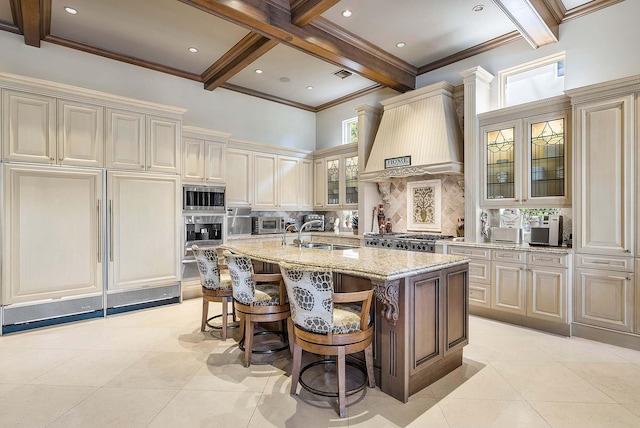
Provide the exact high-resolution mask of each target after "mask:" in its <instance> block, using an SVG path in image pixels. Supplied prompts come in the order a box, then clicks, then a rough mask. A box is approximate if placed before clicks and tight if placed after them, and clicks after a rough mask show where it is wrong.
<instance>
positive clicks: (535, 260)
mask: <svg viewBox="0 0 640 428" xmlns="http://www.w3.org/2000/svg"><path fill="white" fill-rule="evenodd" d="M568 263H569V260H568V254H555V253H527V264H529V265H536V266H552V267H564V268H566V267H568V266H567V265H568Z"/></svg>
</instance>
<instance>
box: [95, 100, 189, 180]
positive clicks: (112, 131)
mask: <svg viewBox="0 0 640 428" xmlns="http://www.w3.org/2000/svg"><path fill="white" fill-rule="evenodd" d="M106 115H107V138H106V141H107V168H113V169H127V170H137V171H151V172H166V173H171V174H177V173H178V172H179V171H180V143H179V142H180V132H181V131H180V128H181V125H180V120H177V119H171V118H164V117H160V116H153V115H146V114H144V113H138V112H133V111H127V110H121V109H112V108H109V109H107V113H106Z"/></svg>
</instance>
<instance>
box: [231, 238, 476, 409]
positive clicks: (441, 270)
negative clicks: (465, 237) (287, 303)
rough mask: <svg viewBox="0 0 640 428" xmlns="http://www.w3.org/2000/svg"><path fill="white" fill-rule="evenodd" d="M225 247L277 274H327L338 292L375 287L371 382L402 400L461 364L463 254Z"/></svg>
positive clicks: (464, 339) (465, 319) (465, 313)
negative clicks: (291, 268)
mask: <svg viewBox="0 0 640 428" xmlns="http://www.w3.org/2000/svg"><path fill="white" fill-rule="evenodd" d="M223 248H227V249H230V250H232V251H234V252H237V253H240V254H243V255H245V256H247V257H251V258H252V259H254V260H257V261H260V262H262V263H263V264H264V265H265V266H269V267H270V268H271V269H274V270H275V269H277V268H276V266H277V264H278V263H279V262H286V263H294V264H300V265H304V266H310V267H321V268H326V269H328V270H332V271H333V273H334V288H335V290H336V292H350V291H357V290H363V289H371V288H373V290H374V293H375V296H376V301H375V304H374V305H373V311H374V313H373V316H374V328H375V338H374V365H375V369H376V382H377V384H378V385H379V386H380V389H381V390H382V391H383V392H385V393H387V394H389V395H391V396H392V397H395V398H397V399H398V400H400V401H402V402H407V401H408V399H409V396H410V395H412V394H414V393H416V392H418V391H420V390H421V389H423V388H424V387H425V386H427V385H429V384H431V383H433V382H434V381H436V380H438V379H440V378H441V377H443V376H444V375H446V374H447V373H449V372H451V371H452V370H454V369H455V368H457V367H459V366H460V365H461V364H462V351H463V347H464V346H465V345H466V344H467V343H468V330H469V306H468V297H469V296H468V294H469V288H468V262H469V260H468V259H467V258H465V257H460V256H451V255H444V254H433V253H418V252H411V251H398V250H384V249H379V248H368V247H354V248H349V249H345V250H327V249H315V248H299V247H298V246H294V245H282V244H281V243H279V242H251V243H227V244H225V245H223Z"/></svg>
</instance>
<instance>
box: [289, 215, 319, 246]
mask: <svg viewBox="0 0 640 428" xmlns="http://www.w3.org/2000/svg"><path fill="white" fill-rule="evenodd" d="M313 225H322V220H311V221H308V222H306V223H304V224H303V225H302V226H300V230H298V239H296V240H295V241H294V243H296V244H302V232H303V231H304V229H305V228H307V227H308V226H313Z"/></svg>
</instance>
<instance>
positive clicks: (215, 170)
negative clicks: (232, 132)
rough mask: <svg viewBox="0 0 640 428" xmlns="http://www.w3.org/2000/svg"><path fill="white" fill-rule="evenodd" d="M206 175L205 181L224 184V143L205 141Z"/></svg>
mask: <svg viewBox="0 0 640 428" xmlns="http://www.w3.org/2000/svg"><path fill="white" fill-rule="evenodd" d="M204 146H205V150H204V153H205V157H204V174H205V177H204V179H205V181H208V182H217V183H224V180H225V169H226V165H225V164H226V156H225V148H226V145H225V144H224V143H216V142H213V141H205V142H204Z"/></svg>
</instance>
